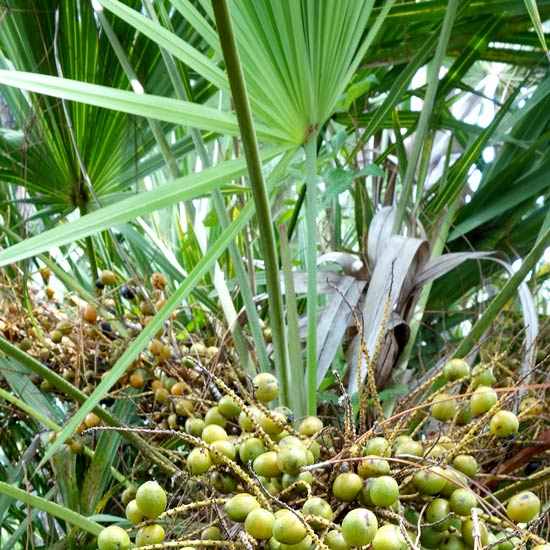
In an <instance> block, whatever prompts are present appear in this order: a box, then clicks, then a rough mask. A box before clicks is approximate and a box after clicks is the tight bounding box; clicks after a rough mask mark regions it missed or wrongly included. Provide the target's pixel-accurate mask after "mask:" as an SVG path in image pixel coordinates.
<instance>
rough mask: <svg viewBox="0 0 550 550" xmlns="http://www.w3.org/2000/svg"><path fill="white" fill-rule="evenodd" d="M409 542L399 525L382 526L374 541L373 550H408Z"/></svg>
mask: <svg viewBox="0 0 550 550" xmlns="http://www.w3.org/2000/svg"><path fill="white" fill-rule="evenodd" d="M407 548H408V546H407V541H406V540H405V537H404V536H403V533H401V530H400V529H399V527H398V526H397V525H393V524H391V523H388V524H386V525H382V527H380V528H379V529H378V531H377V532H376V535H374V539H372V550H407Z"/></svg>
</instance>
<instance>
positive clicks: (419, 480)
mask: <svg viewBox="0 0 550 550" xmlns="http://www.w3.org/2000/svg"><path fill="white" fill-rule="evenodd" d="M439 472H442V469H441V468H439V466H435V467H433V468H431V469H430V470H419V471H418V472H416V474H414V477H413V483H414V486H415V487H416V488H417V490H418V491H419V492H420V493H421V494H423V495H436V494H437V493H439V491H441V489H443V487H444V486H445V478H444V477H442V476H441V475H439Z"/></svg>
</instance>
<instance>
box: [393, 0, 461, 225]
mask: <svg viewBox="0 0 550 550" xmlns="http://www.w3.org/2000/svg"><path fill="white" fill-rule="evenodd" d="M458 4H459V0H449V3H448V5H447V10H446V11H445V19H444V21H443V28H442V30H441V34H440V35H439V42H438V44H437V49H436V52H435V56H434V59H433V61H432V71H433V72H432V78H431V79H430V81H429V82H428V87H427V89H426V95H425V97H424V105H423V107H422V112H421V113H420V117H419V119H418V130H417V131H416V136H415V139H414V145H413V149H412V153H411V157H410V159H409V164H408V165H407V171H406V172H405V177H404V179H403V189H402V192H401V197H400V199H399V202H398V204H397V215H396V216H395V225H394V232H395V233H398V232H399V230H400V229H401V226H402V225H403V220H404V218H405V211H406V209H407V205H408V204H409V203H410V202H411V200H412V190H413V181H414V174H415V171H416V167H417V165H418V159H419V157H420V152H421V151H422V144H423V143H424V140H425V139H426V135H427V133H428V130H429V121H430V118H431V116H432V107H433V105H434V102H435V96H436V93H437V87H438V84H439V70H440V67H441V65H442V63H443V57H444V55H445V52H446V51H447V45H448V43H449V38H450V36H451V30H452V28H453V22H454V19H455V16H456V11H457V9H458Z"/></svg>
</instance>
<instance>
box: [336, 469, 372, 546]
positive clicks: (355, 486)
mask: <svg viewBox="0 0 550 550" xmlns="http://www.w3.org/2000/svg"><path fill="white" fill-rule="evenodd" d="M362 487H363V480H362V479H361V478H360V477H359V476H358V475H357V474H354V473H351V472H346V473H343V474H338V475H337V476H336V479H335V480H334V483H333V484H332V494H333V495H334V497H335V498H337V499H338V500H341V501H342V502H351V501H352V500H355V498H356V497H357V495H358V494H359V491H361V488H362ZM365 544H366V543H365ZM352 546H354V545H352ZM360 546H362V545H360Z"/></svg>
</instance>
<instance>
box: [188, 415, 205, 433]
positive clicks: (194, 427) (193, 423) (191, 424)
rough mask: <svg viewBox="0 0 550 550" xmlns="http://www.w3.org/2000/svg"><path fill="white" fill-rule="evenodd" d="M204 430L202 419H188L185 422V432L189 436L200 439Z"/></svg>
mask: <svg viewBox="0 0 550 550" xmlns="http://www.w3.org/2000/svg"><path fill="white" fill-rule="evenodd" d="M203 430H204V420H203V419H202V418H188V419H187V420H186V421H185V431H186V432H187V433H188V434H189V435H193V436H195V437H200V435H201V434H202V431H203Z"/></svg>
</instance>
